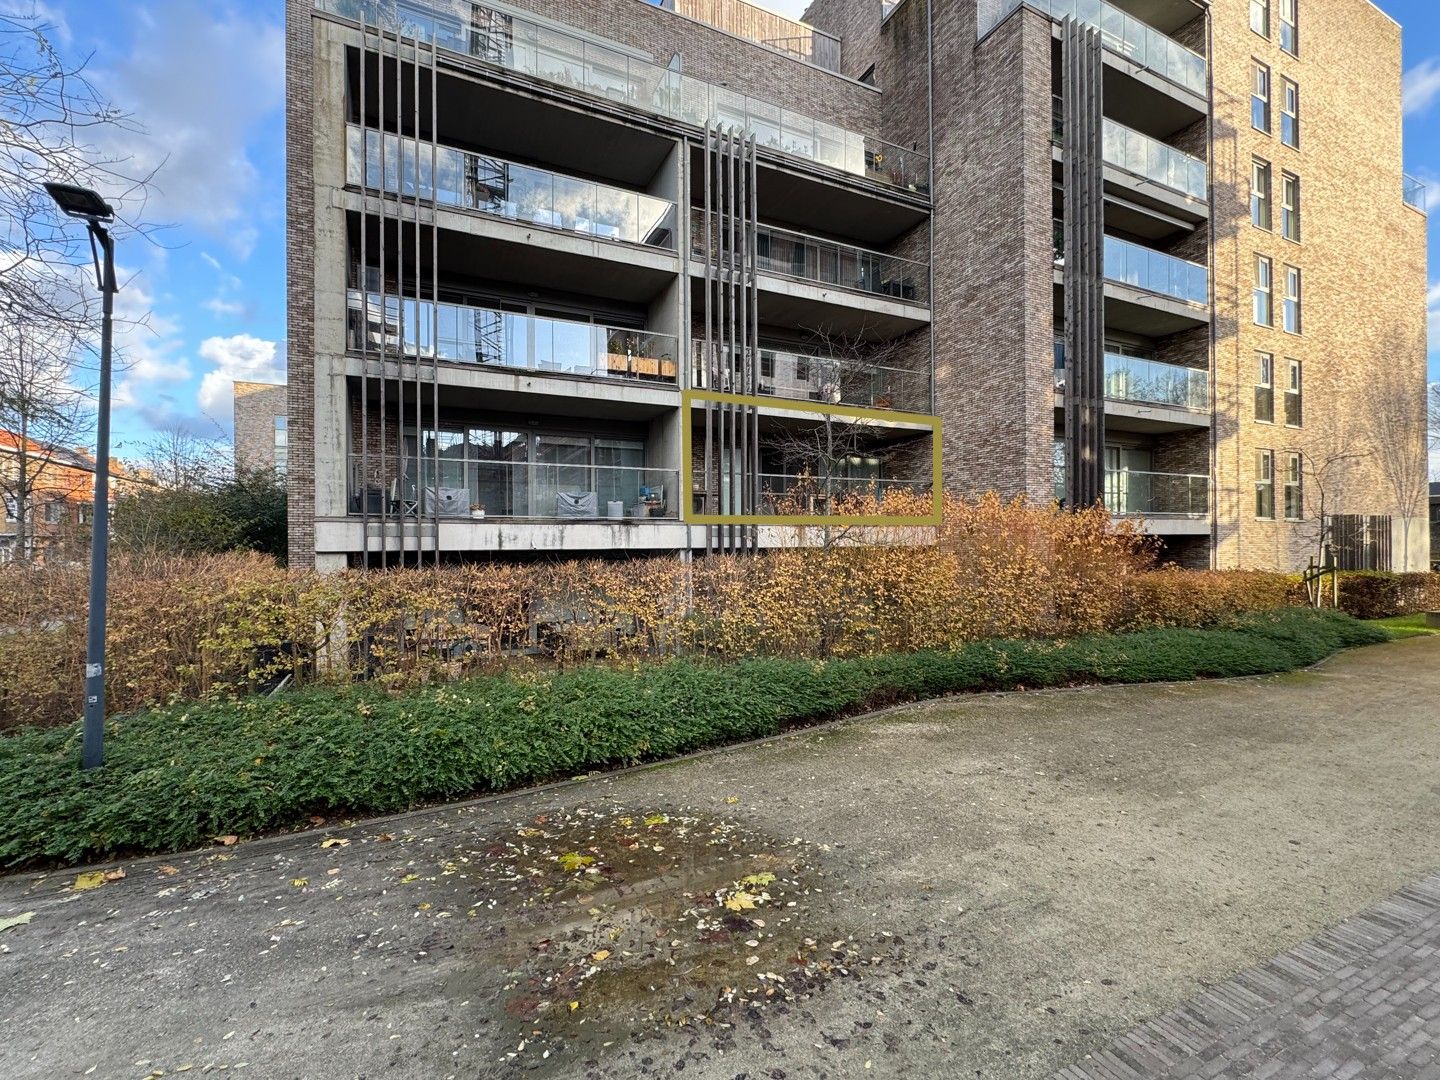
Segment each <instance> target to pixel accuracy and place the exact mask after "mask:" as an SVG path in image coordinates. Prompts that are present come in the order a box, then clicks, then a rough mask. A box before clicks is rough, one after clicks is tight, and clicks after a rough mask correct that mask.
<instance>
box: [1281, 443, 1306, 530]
mask: <svg viewBox="0 0 1440 1080" xmlns="http://www.w3.org/2000/svg"><path fill="white" fill-rule="evenodd" d="M1304 516H1305V491H1304V481H1303V480H1302V479H1301V471H1300V455H1299V454H1286V455H1285V520H1286V521H1299V520H1300V519H1301V518H1302V517H1304Z"/></svg>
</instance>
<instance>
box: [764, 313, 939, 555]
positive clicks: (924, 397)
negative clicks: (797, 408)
mask: <svg viewBox="0 0 1440 1080" xmlns="http://www.w3.org/2000/svg"><path fill="white" fill-rule="evenodd" d="M802 347H803V348H804V350H805V351H804V352H797V353H795V354H784V353H775V354H774V359H773V362H772V363H773V370H772V373H771V375H770V382H771V385H772V387H773V390H772V392H775V393H783V394H784V395H785V396H788V397H799V396H801V392H802V391H803V392H804V395H805V396H806V397H808V398H809V399H810V400H812V401H816V402H819V403H821V404H824V405H845V406H851V407H857V408H863V409H877V410H880V409H906V410H914V409H925V410H927V411H928V405H929V393H930V388H929V381H928V377H927V376H926V375H925V374H923V373H920V372H911V371H908V370H906V369H905V368H904V366H903V364H902V363H901V360H902V357H901V355H900V346H899V345H898V343H896V342H894V341H884V342H877V343H870V342H866V341H865V340H864V334H863V331H862V332H861V333H860V334H857V335H851V336H846V335H836V334H832V333H830V332H828V331H826V330H812V331H811V332H810V333H809V335H808V338H807V340H806V341H805V342H804V345H803V346H802ZM764 351H771V350H764ZM766 381H767V380H766V379H765V378H763V377H762V379H761V382H762V384H764V383H766ZM882 431H883V425H882V423H881V422H880V421H879V420H876V419H874V418H870V417H857V416H850V415H847V414H844V413H833V412H820V411H818V410H817V414H816V418H815V419H813V420H807V421H805V422H797V423H792V424H784V425H774V426H773V427H771V428H770V429H768V430H767V431H766V433H765V434H763V435H762V437H761V448H762V450H764V451H766V452H767V453H768V455H769V456H770V458H771V459H772V460H775V461H777V462H778V464H779V466H780V468H781V470H782V474H783V476H784V477H785V479H784V480H783V481H781V482H778V483H777V482H776V481H770V482H769V483H768V484H767V483H766V482H764V481H762V483H761V495H762V498H766V499H768V500H769V501H770V503H771V504H772V505H773V506H774V507H775V510H776V512H778V513H783V514H787V515H790V514H794V515H810V514H816V513H824V512H826V511H829V512H830V513H832V514H833V512H834V510H835V509H836V508H837V506H838V505H840V504H843V503H844V502H845V501H846V500H847V499H865V498H867V497H868V498H870V499H872V500H873V499H874V498H876V497H879V496H882V495H883V490H881V489H882V487H883V485H881V484H880V483H879V482H878V479H877V478H874V477H872V476H870V475H868V474H869V473H870V472H871V468H872V466H871V463H872V462H874V461H875V460H877V459H881V458H884V457H885V456H886V455H887V454H888V453H890V452H891V450H890V448H887V447H886V446H885V444H884V442H883V441H882V439H881V438H880V436H881V434H882ZM767 489H768V490H767ZM843 520H844V519H843V518H838V519H837V522H836V525H834V526H826V527H824V528H822V529H821V530H820V543H821V544H822V545H823V546H827V547H828V546H831V545H833V544H835V543H839V542H842V541H844V540H845V539H846V538H847V537H848V536H849V534H850V532H851V531H852V528H853V527H852V526H846V525H844V524H843Z"/></svg>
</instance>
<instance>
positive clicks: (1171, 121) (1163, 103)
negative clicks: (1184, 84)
mask: <svg viewBox="0 0 1440 1080" xmlns="http://www.w3.org/2000/svg"><path fill="white" fill-rule="evenodd" d="M1109 57H1110V54H1109V53H1106V59H1107V60H1108V59H1109ZM1157 80H1158V76H1157ZM1159 81H1161V82H1163V80H1159ZM1104 94H1105V115H1106V116H1108V117H1110V119H1112V120H1116V121H1118V122H1120V123H1122V124H1124V125H1125V126H1126V127H1128V128H1133V129H1134V130H1136V131H1139V132H1142V133H1144V134H1146V135H1149V136H1151V137H1152V138H1155V139H1168V138H1170V136H1172V135H1174V134H1175V133H1176V132H1177V131H1183V130H1184V129H1185V128H1187V127H1189V126H1190V125H1191V124H1194V123H1196V122H1198V121H1200V120H1203V119H1205V114H1204V113H1203V112H1201V111H1199V110H1198V109H1195V108H1194V107H1193V106H1191V105H1189V104H1187V103H1186V102H1185V101H1182V100H1181V99H1180V98H1179V97H1178V96H1176V94H1171V93H1167V92H1165V91H1163V90H1158V89H1156V88H1155V87H1153V86H1151V85H1149V84H1148V83H1145V82H1142V81H1140V80H1139V79H1134V78H1131V77H1130V76H1129V75H1128V74H1126V72H1125V71H1124V70H1123V69H1122V68H1121V67H1119V66H1118V65H1117V64H1116V63H1107V64H1106V65H1105V82H1104Z"/></svg>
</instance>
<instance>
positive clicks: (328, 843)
mask: <svg viewBox="0 0 1440 1080" xmlns="http://www.w3.org/2000/svg"><path fill="white" fill-rule="evenodd" d="M320 846H321V847H322V848H336V847H349V846H350V841H349V840H342V839H340V837H338V836H332V837H331V838H330V839H329V840H324V841H322V842H321V844H320Z"/></svg>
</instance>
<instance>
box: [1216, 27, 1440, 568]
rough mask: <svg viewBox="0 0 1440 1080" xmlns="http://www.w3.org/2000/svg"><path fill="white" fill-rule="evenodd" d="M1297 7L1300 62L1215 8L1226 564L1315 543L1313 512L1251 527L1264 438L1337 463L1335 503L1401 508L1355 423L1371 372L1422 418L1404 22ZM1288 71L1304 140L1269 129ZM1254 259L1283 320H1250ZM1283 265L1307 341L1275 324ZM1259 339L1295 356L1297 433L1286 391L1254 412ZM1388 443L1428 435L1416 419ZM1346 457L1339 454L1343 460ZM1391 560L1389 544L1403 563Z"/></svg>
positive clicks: (1266, 559) (1422, 282)
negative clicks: (1258, 68) (1286, 222)
mask: <svg viewBox="0 0 1440 1080" xmlns="http://www.w3.org/2000/svg"><path fill="white" fill-rule="evenodd" d="M1275 6H1276V14H1277V16H1278V4H1277V5H1275ZM1300 12H1301V23H1300V55H1299V56H1298V57H1292V56H1289V55H1287V54H1286V53H1285V52H1283V51H1282V50H1281V49H1280V46H1279V40H1278V21H1276V22H1275V23H1274V25H1273V27H1272V30H1274V33H1273V34H1272V39H1271V40H1268V41H1267V40H1265V39H1264V38H1262V37H1260V36H1259V35H1257V34H1255V33H1253V32H1252V31H1251V30H1250V28H1249V4H1248V0H1215V3H1214V6H1213V25H1214V64H1215V155H1214V156H1215V184H1216V190H1215V210H1216V217H1215V220H1216V222H1217V228H1216V244H1215V265H1216V283H1217V305H1218V309H1217V319H1218V322H1217V335H1216V391H1217V400H1218V415H1217V454H1216V456H1217V462H1216V480H1217V490H1218V493H1219V506H1218V522H1217V524H1218V545H1217V561H1218V564H1219V565H1220V566H1244V567H1274V568H1280V569H1291V568H1294V567H1297V566H1300V565H1303V563H1304V562H1305V560H1306V559H1307V558H1308V557H1309V555H1310V554H1311V553H1312V552H1313V551H1314V545H1315V542H1316V540H1317V537H1318V526H1317V524H1316V523H1315V522H1314V521H1308V522H1305V523H1301V524H1293V523H1286V522H1283V521H1277V522H1274V523H1271V522H1263V521H1258V520H1256V518H1255V515H1254V480H1255V477H1254V458H1255V451H1256V449H1257V448H1266V449H1273V450H1275V451H1276V452H1277V458H1278V456H1279V455H1280V454H1282V453H1283V452H1285V451H1300V452H1302V453H1304V454H1306V455H1307V460H1308V461H1309V462H1310V465H1309V469H1310V470H1314V469H1315V468H1317V467H1319V466H1321V465H1324V464H1326V463H1333V467H1332V468H1331V469H1329V470H1328V471H1329V472H1330V473H1331V474H1333V479H1332V482H1331V483H1330V484H1329V485H1328V486H1329V488H1330V489H1331V495H1332V497H1333V499H1334V504H1333V505H1334V506H1335V507H1336V509H1338V511H1339V512H1342V513H1363V514H1397V508H1396V498H1395V496H1394V494H1393V491H1392V489H1391V487H1390V485H1388V484H1387V483H1386V482H1385V480H1384V479H1383V478H1382V476H1381V475H1380V470H1379V468H1378V464H1377V460H1376V458H1375V456H1374V453H1373V452H1374V446H1373V444H1372V443H1371V442H1370V440H1369V438H1368V437H1367V434H1366V430H1365V429H1366V427H1367V424H1366V423H1365V415H1366V413H1367V410H1368V408H1369V406H1368V404H1367V393H1368V392H1367V387H1369V386H1372V385H1374V384H1375V383H1376V381H1377V376H1379V375H1380V374H1381V373H1393V374H1394V377H1395V378H1397V379H1399V380H1400V382H1401V385H1403V386H1413V388H1414V393H1415V394H1416V395H1417V396H1416V406H1417V418H1418V407H1419V400H1420V399H1419V396H1418V395H1419V394H1420V392H1421V387H1422V386H1423V381H1424V367H1425V343H1424V333H1425V292H1426V264H1425V224H1426V223H1425V218H1424V216H1423V215H1421V214H1420V213H1418V212H1416V211H1415V210H1412V209H1411V208H1409V207H1407V206H1406V205H1405V204H1404V202H1403V200H1402V198H1401V174H1402V147H1401V99H1400V79H1401V62H1400V29H1399V27H1398V26H1397V25H1396V24H1395V23H1394V22H1393V21H1392V20H1390V19H1389V18H1387V17H1386V16H1385V15H1384V14H1383V13H1382V12H1380V11H1379V10H1378V9H1377V8H1375V7H1373V6H1372V5H1371V4H1369V3H1368V2H1366V0H1301V4H1300ZM1252 58H1253V59H1258V60H1260V61H1262V62H1264V63H1266V64H1268V65H1269V66H1270V68H1271V70H1272V85H1273V89H1272V101H1273V103H1274V104H1273V113H1274V122H1273V125H1272V129H1273V131H1274V134H1272V135H1265V134H1262V133H1260V132H1258V131H1255V130H1253V129H1252V127H1251V124H1250V86H1251V77H1252V62H1253V59H1252ZM1282 77H1288V78H1290V79H1293V80H1294V81H1295V82H1296V83H1298V84H1299V87H1300V146H1299V149H1290V148H1288V147H1286V146H1285V145H1284V144H1282V143H1281V141H1280V138H1279V125H1280V112H1279V105H1280V100H1281V98H1280V94H1281V89H1280V88H1281V85H1282V84H1281V78H1282ZM1255 156H1259V157H1261V158H1263V159H1265V160H1267V161H1269V162H1270V163H1271V167H1272V173H1273V176H1274V190H1275V195H1274V206H1275V212H1274V217H1275V231H1274V232H1265V231H1263V230H1260V229H1257V228H1255V227H1253V226H1252V225H1251V223H1250V211H1249V191H1250V166H1251V161H1252V158H1253V157H1255ZM1282 171H1289V172H1292V173H1294V174H1295V175H1297V176H1299V177H1300V182H1301V208H1302V234H1301V242H1300V243H1298V244H1297V243H1292V242H1290V241H1287V240H1285V239H1283V238H1282V237H1281V235H1280V231H1279V192H1280V174H1281V172H1282ZM1257 253H1259V254H1264V255H1269V256H1270V257H1271V258H1272V259H1273V260H1274V265H1275V268H1276V301H1275V302H1276V323H1277V327H1276V328H1275V329H1266V328H1262V327H1257V326H1255V325H1254V321H1253V318H1252V316H1251V288H1252V283H1253V268H1252V263H1253V257H1254V255H1255V254H1257ZM1286 264H1289V265H1292V266H1297V267H1299V268H1300V269H1301V270H1302V272H1303V275H1304V301H1303V311H1304V323H1303V327H1302V330H1303V333H1301V334H1299V335H1291V334H1286V333H1284V332H1282V330H1281V329H1279V322H1280V312H1279V306H1280V297H1281V294H1282V291H1283V290H1282V286H1283V266H1284V265H1286ZM1257 350H1263V351H1266V352H1271V353H1273V354H1274V355H1275V367H1276V380H1277V383H1283V380H1284V378H1285V372H1286V366H1287V365H1286V363H1285V361H1286V360H1287V359H1289V358H1293V359H1297V360H1300V361H1301V362H1302V364H1303V365H1304V378H1305V394H1304V404H1305V414H1306V415H1305V421H1304V426H1303V427H1302V428H1300V429H1295V428H1287V427H1285V426H1284V424H1283V414H1282V412H1281V402H1280V397H1279V394H1278V393H1277V405H1276V410H1277V419H1280V420H1281V423H1278V424H1277V425H1274V426H1267V425H1264V424H1259V423H1256V421H1255V419H1254V391H1253V386H1254V371H1255V365H1256V361H1255V353H1256V351H1257ZM1392 437H1393V438H1396V439H1409V440H1419V439H1420V438H1422V435H1421V433H1420V430H1419V429H1418V428H1417V429H1415V430H1411V431H1408V432H1407V431H1395V432H1394V433H1393V436H1392ZM1412 445H1413V444H1412ZM1349 455H1356V456H1355V457H1353V458H1352V457H1349ZM1341 456H1345V463H1338V462H1337V461H1336V459H1337V458H1340V457H1341ZM1277 466H1278V463H1277ZM1307 481H1308V482H1307V491H1306V503H1307V505H1306V516H1307V517H1313V516H1314V515H1316V514H1317V513H1318V510H1319V506H1318V502H1319V500H1318V498H1317V495H1318V490H1317V489H1318V486H1319V485H1317V484H1316V483H1315V482H1314V478H1313V477H1307ZM1278 500H1279V492H1278V490H1277V503H1278ZM1279 513H1280V512H1279V511H1278V510H1277V515H1278V514H1279ZM1400 556H1401V552H1400V551H1399V550H1398V548H1397V550H1396V552H1395V557H1396V562H1397V566H1398V563H1399V560H1400ZM1417 557H1418V552H1412V559H1414V558H1417Z"/></svg>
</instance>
